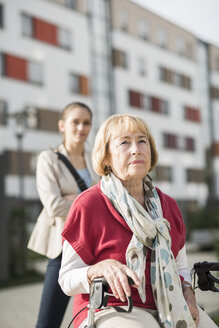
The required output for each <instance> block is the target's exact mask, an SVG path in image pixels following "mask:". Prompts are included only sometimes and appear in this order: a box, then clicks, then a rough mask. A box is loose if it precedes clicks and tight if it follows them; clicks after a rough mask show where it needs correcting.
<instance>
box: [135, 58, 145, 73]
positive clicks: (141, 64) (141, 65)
mask: <svg viewBox="0 0 219 328" xmlns="http://www.w3.org/2000/svg"><path fill="white" fill-rule="evenodd" d="M137 65H138V74H139V75H141V76H145V75H146V61H145V58H143V57H139V58H138V61H137Z"/></svg>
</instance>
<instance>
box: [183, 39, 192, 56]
mask: <svg viewBox="0 0 219 328" xmlns="http://www.w3.org/2000/svg"><path fill="white" fill-rule="evenodd" d="M193 53H194V50H193V45H192V44H191V43H190V42H186V44H185V53H184V55H185V57H187V58H189V59H192V58H193V56H194V55H193Z"/></svg>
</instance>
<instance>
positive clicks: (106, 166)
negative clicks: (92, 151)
mask: <svg viewBox="0 0 219 328" xmlns="http://www.w3.org/2000/svg"><path fill="white" fill-rule="evenodd" d="M103 170H104V172H105V173H106V174H108V173H110V172H111V167H110V166H108V165H104V169H103Z"/></svg>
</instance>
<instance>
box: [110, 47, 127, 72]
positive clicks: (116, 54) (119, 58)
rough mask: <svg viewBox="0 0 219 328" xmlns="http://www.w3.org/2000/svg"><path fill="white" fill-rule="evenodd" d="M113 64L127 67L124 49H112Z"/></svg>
mask: <svg viewBox="0 0 219 328" xmlns="http://www.w3.org/2000/svg"><path fill="white" fill-rule="evenodd" d="M112 58H113V66H115V67H122V68H128V59H127V54H126V53H125V52H124V51H120V50H117V49H113V54H112Z"/></svg>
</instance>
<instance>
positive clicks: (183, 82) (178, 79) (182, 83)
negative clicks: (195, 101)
mask: <svg viewBox="0 0 219 328" xmlns="http://www.w3.org/2000/svg"><path fill="white" fill-rule="evenodd" d="M159 79H160V81H164V82H167V83H171V84H174V85H176V86H178V87H181V88H184V89H187V90H191V89H192V80H191V79H190V78H189V77H188V76H186V75H183V74H180V73H178V72H173V71H171V70H169V69H167V68H165V67H162V66H160V67H159Z"/></svg>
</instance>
